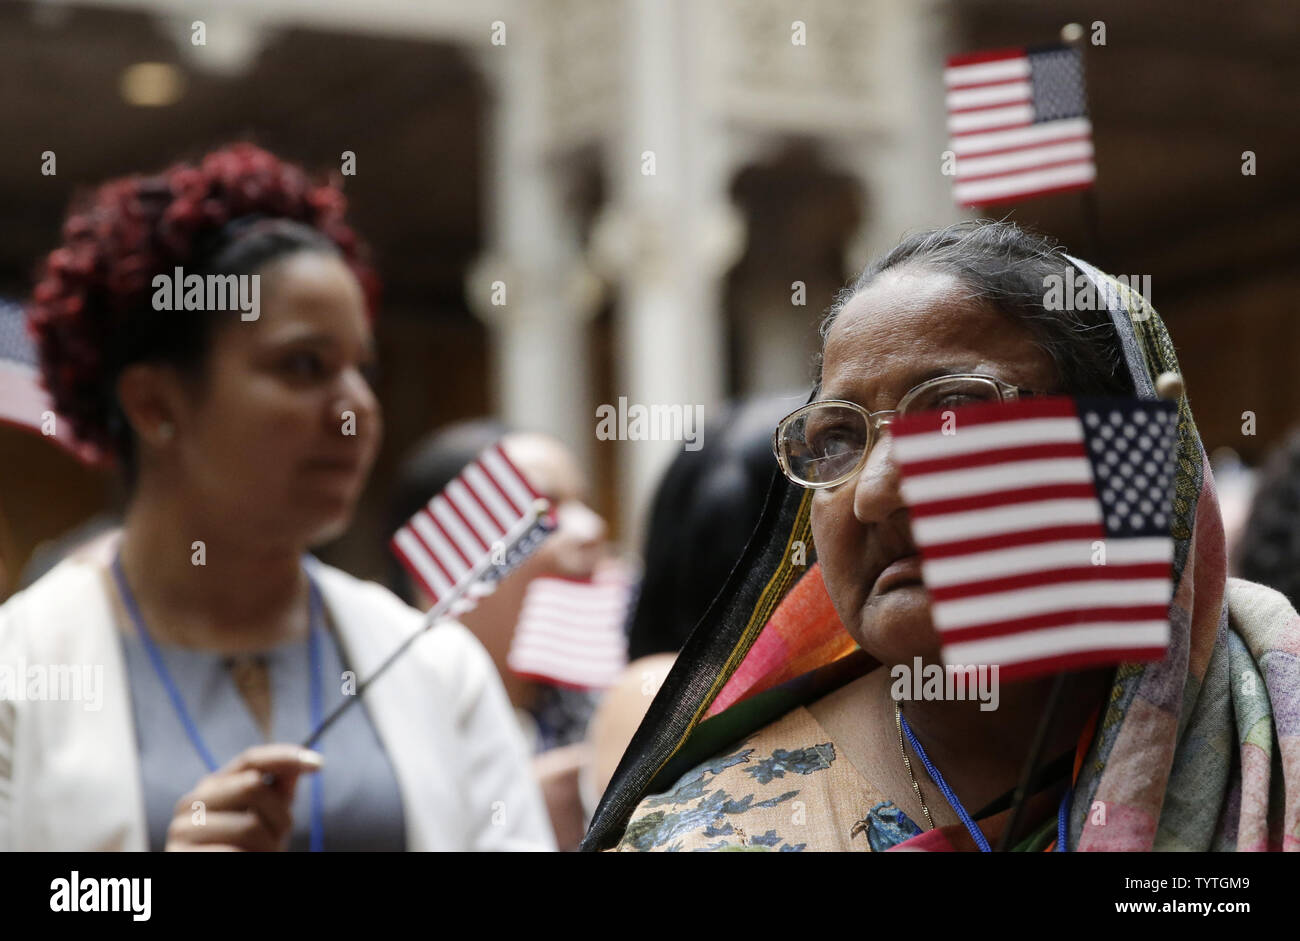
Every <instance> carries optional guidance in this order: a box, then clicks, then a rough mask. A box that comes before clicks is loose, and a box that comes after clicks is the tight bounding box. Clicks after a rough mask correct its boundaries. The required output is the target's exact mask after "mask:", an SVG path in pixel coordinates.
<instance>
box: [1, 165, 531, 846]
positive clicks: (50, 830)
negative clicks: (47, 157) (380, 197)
mask: <svg viewBox="0 0 1300 941" xmlns="http://www.w3.org/2000/svg"><path fill="white" fill-rule="evenodd" d="M344 209H345V203H344V199H343V195H342V193H341V192H340V191H339V190H338V189H337V188H335V186H333V185H328V184H317V183H314V182H313V181H311V180H310V179H309V178H308V177H307V176H306V174H304V173H303V171H302V170H300V169H299V168H297V167H295V166H293V165H290V164H287V163H284V162H282V161H280V160H279V159H277V158H276V157H275V156H273V155H272V154H270V153H267V152H265V151H263V150H261V149H259V148H257V147H255V146H253V145H250V144H237V145H233V146H230V147H227V148H224V149H221V150H218V151H216V152H213V153H210V154H208V155H206V156H205V157H203V158H202V160H201V161H199V162H197V163H195V164H192V165H191V164H178V165H175V166H173V167H171V168H170V169H168V170H166V171H164V172H162V173H160V174H157V175H153V176H132V177H127V178H123V179H117V180H113V181H111V182H109V183H106V184H104V185H103V186H102V187H100V188H99V189H98V190H97V191H95V192H94V193H93V194H90V196H89V198H88V199H86V200H85V201H83V202H80V203H78V204H76V205H74V207H73V209H72V211H71V214H70V215H69V217H68V219H67V221H66V223H65V225H64V230H63V244H62V245H60V246H59V247H57V248H56V249H55V250H54V251H52V252H51V253H50V255H49V257H48V259H47V260H46V262H45V265H44V267H43V270H42V272H41V275H40V279H39V281H38V283H37V284H36V287H35V290H34V293H33V297H32V302H31V305H30V310H29V317H30V323H31V327H32V330H33V331H34V334H35V336H36V339H37V342H38V346H39V350H40V364H41V370H42V374H43V378H44V382H45V385H46V387H47V389H48V390H49V392H50V394H51V395H52V397H53V400H54V403H55V406H56V408H57V409H58V411H59V412H60V413H61V415H63V416H65V417H66V419H67V421H68V422H69V423H70V425H71V432H72V434H73V435H75V437H76V439H77V440H79V441H80V442H83V443H86V444H89V445H92V446H94V447H95V448H96V449H97V450H98V451H99V453H100V454H101V455H102V456H103V457H104V458H105V459H106V460H109V461H111V462H112V463H114V464H115V465H116V467H117V468H118V469H119V470H120V472H121V474H122V478H123V482H124V485H125V487H126V489H127V493H128V497H127V505H126V512H125V518H124V525H123V527H122V530H121V532H120V534H119V535H118V536H117V538H116V539H115V540H114V541H113V543H112V545H111V547H110V549H111V551H109V552H108V553H107V557H106V558H87V557H84V556H81V557H78V556H76V555H74V556H72V557H69V558H67V559H65V560H64V561H62V562H60V563H59V564H58V565H57V566H55V567H54V568H53V569H52V570H51V571H50V572H49V573H48V574H46V575H45V576H43V577H42V578H40V579H39V580H38V581H37V582H36V583H35V584H33V585H32V586H31V587H29V588H27V589H25V590H23V591H22V592H19V593H18V594H17V595H15V596H13V597H12V598H10V599H9V600H8V602H7V603H6V604H4V606H3V607H0V664H6V665H9V664H15V663H20V664H25V665H26V669H27V671H28V672H29V673H32V672H33V671H37V672H39V671H41V670H46V669H49V668H53V667H55V666H56V665H57V666H62V667H63V668H67V667H71V668H72V669H73V670H78V671H83V670H84V678H85V684H84V686H83V688H82V689H81V691H80V692H81V695H79V696H76V697H67V696H62V697H58V696H54V695H44V696H40V695H27V696H12V695H11V696H6V697H4V699H3V701H0V849H40V850H112V849H137V850H142V849H154V850H160V849H164V848H165V849H173V850H179V849H213V848H225V849H242V850H282V849H330V850H350V849H368V850H378V849H388V850H399V849H408V850H414V849H449V850H450V849H490V848H502V849H505V848H537V849H548V848H552V847H553V846H554V843H553V837H552V834H551V830H550V827H549V825H548V822H547V820H546V816H545V808H544V806H543V804H542V801H541V797H540V794H539V793H538V790H537V788H536V785H535V783H534V782H533V780H532V778H531V775H529V773H528V766H527V763H526V755H525V751H524V746H523V742H522V740H521V737H520V736H519V733H518V729H517V728H516V726H515V723H514V722H513V721H512V719H511V716H510V710H509V705H508V700H507V698H506V696H505V693H504V691H503V690H502V688H501V684H500V681H499V680H498V678H497V676H496V672H495V671H494V670H493V669H492V662H491V659H490V658H489V657H488V655H487V654H486V653H485V652H484V650H483V647H482V645H481V644H479V642H478V641H477V640H475V639H474V637H473V635H472V634H470V633H469V632H468V631H467V630H466V629H465V628H464V627H463V626H461V625H459V624H457V623H455V622H451V621H449V622H446V623H443V624H440V625H439V626H438V627H437V628H436V629H435V630H432V631H430V632H429V633H428V634H427V635H426V636H425V637H422V638H421V640H420V641H419V642H418V643H416V644H415V645H414V646H413V647H412V648H411V649H410V650H409V651H408V652H407V653H406V654H405V655H404V657H403V658H402V659H401V660H399V661H398V662H397V663H396V665H395V666H394V667H393V669H392V670H390V671H389V672H388V673H387V674H386V675H385V676H384V677H383V679H382V680H381V681H379V682H378V683H376V684H375V686H374V687H373V688H372V689H370V690H369V691H368V693H367V695H366V696H365V698H364V700H363V701H362V702H360V703H358V704H357V705H356V707H355V708H353V709H351V710H349V711H348V712H347V713H345V714H344V715H343V717H342V718H341V719H340V720H339V721H338V722H337V723H336V724H335V725H333V726H332V727H331V728H330V730H329V731H328V732H327V733H326V734H325V735H324V736H323V737H322V738H321V739H320V740H319V744H318V749H317V751H314V752H313V751H306V750H304V749H302V748H300V747H299V746H298V745H297V744H296V743H298V742H301V741H304V740H306V739H307V737H308V735H309V733H310V732H311V731H313V729H314V728H315V725H316V723H317V722H318V721H319V719H320V718H321V716H323V715H324V714H327V713H328V712H329V711H330V710H331V709H332V708H333V707H334V706H336V705H337V704H339V703H341V702H343V701H345V700H346V697H347V696H348V695H350V692H351V690H354V689H355V686H356V681H357V679H358V678H364V677H366V676H367V675H368V674H369V673H370V671H371V670H373V668H374V667H375V666H376V665H377V664H378V663H379V662H380V661H382V660H383V659H384V658H385V657H386V656H387V655H388V654H389V653H390V652H391V651H392V650H393V649H394V648H396V647H397V646H398V645H399V644H400V643H401V642H402V640H404V639H405V638H406V637H407V636H408V635H409V634H410V633H411V632H413V631H415V630H417V629H418V628H419V627H420V625H421V615H420V613H419V612H417V611H414V610H413V609H411V608H409V607H408V606H406V605H405V604H403V603H402V602H401V601H400V600H398V599H397V598H395V597H394V596H393V595H392V594H390V593H389V592H388V591H387V590H385V589H384V588H382V587H380V586H378V585H374V584H371V583H367V582H362V581H359V580H357V579H355V578H353V577H351V576H349V575H347V574H345V573H344V572H342V571H339V570H337V569H334V568H332V567H330V566H327V565H324V564H322V563H320V562H319V561H318V560H316V559H314V558H313V557H311V556H310V555H308V554H307V551H308V549H310V548H311V547H313V546H316V545H319V544H321V543H323V542H325V541H328V540H330V539H332V538H334V537H337V536H338V535H339V534H340V533H341V532H342V531H343V530H344V529H345V528H346V527H347V525H348V523H349V521H350V519H351V516H352V513H353V509H354V507H355V504H356V501H357V498H358V496H359V495H360V493H361V490H362V488H363V486H364V484H365V481H366V479H367V475H368V473H369V471H370V469H371V465H372V463H373V461H374V457H375V453H376V449H377V447H378V444H379V441H380V435H381V416H380V412H379V406H378V403H377V401H376V399H375V396H374V394H373V392H372V391H371V389H370V386H369V383H368V381H367V378H366V374H367V372H368V371H369V369H370V367H371V366H372V365H373V358H374V354H373V338H372V333H371V320H372V317H373V312H374V309H375V304H376V293H377V291H376V280H375V278H374V275H373V273H372V272H371V270H370V269H369V267H368V266H367V264H366V263H365V262H364V261H363V253H362V250H361V247H360V245H359V244H358V240H357V238H356V236H355V235H354V233H353V232H352V230H351V229H350V228H349V227H348V225H347V224H346V222H345V218H344ZM182 271H183V272H185V273H186V279H185V282H186V285H187V287H188V284H189V277H190V276H193V275H198V276H200V279H201V280H200V282H199V283H200V285H201V286H202V285H203V284H204V282H206V283H207V285H209V287H208V290H209V291H210V290H211V287H210V286H211V284H212V283H213V282H212V281H210V280H207V279H209V278H212V277H217V276H221V277H226V276H235V277H236V279H238V278H241V277H244V276H247V277H248V278H249V280H246V281H243V282H240V283H241V284H242V285H257V284H258V283H259V282H260V288H256V287H254V288H253V289H252V296H254V297H257V296H258V294H259V293H260V301H259V302H258V303H257V306H256V307H254V308H253V309H249V308H245V307H242V305H241V308H240V309H239V310H233V309H230V305H229V304H218V305H217V306H218V307H221V308H222V309H211V304H212V302H211V300H210V298H211V297H212V296H213V295H212V294H210V293H209V294H206V296H207V297H208V298H209V300H208V301H207V302H206V303H205V302H204V301H203V299H202V296H203V295H202V294H201V296H200V299H199V301H198V304H197V305H194V304H189V303H187V304H185V305H184V306H185V307H186V309H181V310H174V309H170V308H171V307H172V306H174V305H172V304H171V303H169V302H167V298H166V294H165V293H163V291H164V290H165V288H166V284H167V282H168V280H169V279H171V278H173V277H176V278H179V277H181V275H182ZM160 277H161V279H162V280H161V282H160V281H159V278H160ZM253 278H256V279H258V280H251V279H253ZM228 283H234V282H228ZM160 285H162V287H161V288H160ZM241 290H242V288H241ZM196 306H197V307H198V308H202V309H195V307H196ZM249 313H252V314H253V316H251V317H249V316H248V314H249ZM61 433H67V432H61ZM349 684H350V685H349ZM73 688H74V689H75V687H73ZM502 806H504V808H505V810H506V813H505V815H504V820H505V825H499V824H500V823H501V819H500V817H501V815H500V814H499V812H498V811H499V809H500V808H501V807H502ZM494 818H496V819H494Z"/></svg>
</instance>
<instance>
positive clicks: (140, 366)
mask: <svg viewBox="0 0 1300 941" xmlns="http://www.w3.org/2000/svg"><path fill="white" fill-rule="evenodd" d="M183 395H184V391H183V390H182V388H181V384H180V382H179V381H178V379H177V376H176V373H175V370H173V369H171V368H170V367H168V366H163V365H159V364H156V363H132V364H131V365H130V366H127V367H126V368H125V369H123V370H122V374H121V375H120V376H119V377H118V379H117V400H118V402H119V403H120V404H121V406H122V414H123V415H125V416H126V421H127V424H129V425H130V426H131V431H132V432H133V433H134V434H135V437H136V440H137V441H140V442H142V443H146V444H149V445H152V446H153V447H154V448H165V447H167V446H168V445H169V444H170V443H171V442H172V440H174V439H175V437H176V429H177V420H178V418H179V416H180V415H181V413H182V411H183V401H182V398H183Z"/></svg>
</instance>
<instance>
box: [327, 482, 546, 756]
mask: <svg viewBox="0 0 1300 941" xmlns="http://www.w3.org/2000/svg"><path fill="white" fill-rule="evenodd" d="M550 508H551V505H550V503H549V502H548V501H546V500H544V499H538V500H534V501H533V505H532V507H531V508H530V509H529V511H528V513H527V515H525V516H524V517H523V518H522V519H520V520H519V521H518V522H517V523H515V525H514V526H513V527H511V529H510V531H509V532H508V533H506V538H505V540H504V541H503V544H504V551H505V552H506V553H509V552H510V550H511V549H513V548H514V547H515V546H517V545H519V543H520V542H522V541H523V539H524V537H526V536H527V535H528V534H529V533H530V532H532V529H533V527H534V526H535V525H536V524H537V521H538V520H539V519H541V518H542V516H544V515H545V514H546V513H547V511H548V510H550ZM495 554H496V553H489V554H488V555H485V556H484V557H483V558H482V559H480V560H479V562H478V564H477V565H475V566H474V567H473V568H472V569H470V570H469V571H468V572H467V573H465V575H463V576H462V577H461V580H460V581H459V582H457V583H456V584H455V585H454V586H452V589H451V591H450V592H449V593H448V594H446V595H444V596H443V597H442V598H440V599H439V600H438V603H437V604H435V605H434V606H433V607H432V608H430V609H429V610H428V612H427V613H426V614H425V615H424V623H423V624H422V625H420V628H419V630H417V631H415V632H414V633H413V634H411V636H410V637H408V638H406V640H404V641H402V643H401V644H400V645H399V646H398V648H397V649H396V650H394V651H393V652H392V653H391V654H389V655H388V657H387V658H386V659H385V660H384V662H383V663H381V664H380V665H379V666H378V667H376V668H375V672H373V673H371V674H370V676H368V677H366V679H365V680H363V681H362V682H361V684H360V685H359V686H358V687H357V691H356V693H355V694H353V695H352V696H349V697H348V698H347V699H345V700H343V702H341V703H339V704H338V705H337V706H335V707H334V710H333V711H332V712H330V714H329V715H327V716H326V717H325V718H324V719H323V720H322V721H321V724H320V725H319V726H317V727H316V730H315V731H314V732H312V733H311V735H309V736H308V737H307V740H306V741H305V742H303V743H302V747H303V748H313V747H314V746H315V745H316V743H317V742H318V741H320V737H321V736H322V735H324V734H325V731H326V729H328V728H329V727H330V726H331V725H333V724H334V723H335V722H337V721H338V719H339V717H340V716H341V715H343V713H345V712H347V710H348V707H349V706H351V705H352V704H353V703H355V702H357V701H359V700H360V699H361V696H362V694H363V693H365V691H366V690H367V689H369V688H370V684H371V683H373V682H374V681H375V680H377V679H379V678H380V677H381V676H383V674H384V672H385V671H386V670H387V669H388V668H389V667H390V666H392V665H393V664H394V663H396V662H397V658H398V657H400V656H401V655H402V654H403V653H405V652H406V650H407V649H408V648H409V647H410V646H411V644H413V643H415V641H416V639H417V638H419V637H421V636H422V635H423V634H424V632H425V631H427V630H428V629H429V628H431V627H433V625H434V624H436V623H438V621H439V620H441V619H442V617H443V616H444V615H445V614H446V613H447V612H448V611H449V610H451V606H452V605H453V604H454V603H455V602H456V601H457V600H459V599H460V598H461V597H463V596H464V594H465V592H467V591H469V589H470V586H471V585H474V584H475V583H476V582H478V580H479V579H480V578H482V576H483V573H484V572H486V571H487V570H488V569H489V568H491V567H492V565H493V561H492V560H493V557H494V556H495Z"/></svg>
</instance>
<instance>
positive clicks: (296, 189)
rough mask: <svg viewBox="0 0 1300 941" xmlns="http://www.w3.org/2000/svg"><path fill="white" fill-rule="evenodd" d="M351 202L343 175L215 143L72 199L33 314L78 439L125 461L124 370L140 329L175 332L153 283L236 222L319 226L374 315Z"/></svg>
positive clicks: (49, 377)
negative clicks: (326, 178)
mask: <svg viewBox="0 0 1300 941" xmlns="http://www.w3.org/2000/svg"><path fill="white" fill-rule="evenodd" d="M346 205H347V204H346V200H345V199H344V197H343V193H342V192H341V191H340V189H339V188H338V186H337V184H336V183H334V182H322V183H315V182H313V181H312V180H311V179H310V178H309V177H308V176H307V174H306V173H305V172H304V171H303V170H302V169H301V168H300V167H298V166H295V165H294V164H291V163H287V162H285V161H282V160H280V159H279V158H278V157H276V156H275V155H274V154H271V153H269V152H267V151H265V150H263V149H261V148H259V147H257V146H255V145H253V144H249V143H238V144H233V145H230V146H228V147H224V148H221V149H219V150H216V151H213V152H212V153H209V154H207V155H206V156H204V157H203V158H202V160H201V161H199V162H198V163H197V165H195V164H187V163H177V164H175V165H173V166H171V167H169V168H168V169H167V170H165V171H163V172H162V173H160V174H157V175H155V176H139V175H135V176H130V177H125V178H121V179H116V180H111V181H109V182H107V183H104V184H103V185H102V186H100V187H99V188H98V189H97V190H95V191H94V192H93V194H91V195H90V197H89V198H88V199H84V200H78V201H77V202H74V204H73V206H72V208H71V209H70V211H69V214H68V217H67V219H66V221H65V222H64V225H63V244H62V245H60V246H59V247H58V248H56V249H54V251H52V252H50V254H49V255H48V257H47V258H46V259H45V262H44V264H43V266H42V269H41V273H40V276H39V278H38V279H37V281H36V285H35V287H34V289H33V292H32V299H31V303H30V305H29V307H28V314H27V316H28V329H29V330H30V331H31V332H32V335H33V337H34V339H35V341H36V344H37V348H38V350H39V352H40V362H41V373H42V377H43V380H44V384H45V387H46V389H47V390H48V391H49V393H50V395H51V396H52V397H53V399H54V406H55V408H56V409H57V410H58V412H59V413H60V414H61V415H63V416H64V417H65V418H66V419H67V420H68V422H69V423H70V424H71V425H72V430H73V433H74V434H75V435H76V437H77V438H78V439H79V440H80V441H81V442H83V443H84V444H86V445H89V446H90V447H92V448H93V449H94V451H95V452H96V454H97V455H98V456H99V457H100V458H101V459H103V460H109V461H111V460H114V459H116V460H123V459H125V458H129V455H130V453H131V439H130V435H129V432H128V431H127V429H126V427H125V423H124V422H123V421H122V420H121V417H120V413H119V411H118V406H117V401H116V394H115V391H114V390H115V385H116V381H117V377H118V375H119V374H120V373H121V371H122V369H123V368H124V367H125V366H127V365H129V364H130V363H131V362H134V361H137V360H139V359H142V358H143V353H142V350H141V343H142V342H143V343H144V345H145V346H147V343H148V341H147V340H145V341H141V340H140V338H141V337H144V336H147V335H149V334H151V333H166V332H167V329H166V326H165V325H159V324H158V323H157V318H158V317H160V316H165V317H172V318H175V316H176V314H174V313H173V312H170V311H168V312H156V311H153V310H152V308H151V305H150V303H149V300H150V290H151V288H150V284H151V282H152V279H153V277H154V276H155V275H157V274H159V273H170V272H171V271H172V269H173V268H174V267H176V266H183V265H184V264H186V263H189V262H192V261H196V260H197V258H196V249H201V248H202V246H203V245H204V244H205V242H211V240H212V239H213V237H214V235H215V234H216V233H218V232H220V231H221V230H222V227H223V226H225V225H226V223H228V222H231V221H232V220H235V219H240V218H241V217H249V216H254V215H256V216H265V217H271V218H276V219H287V220H291V221H293V222H297V223H301V224H303V225H305V226H308V227H310V228H311V229H314V230H316V231H317V232H318V233H320V234H321V235H323V236H324V237H325V238H326V239H328V240H329V242H332V243H333V245H334V246H335V247H337V248H338V250H339V252H340V254H341V256H342V258H343V260H344V261H345V263H346V264H347V265H348V266H349V268H351V270H352V271H353V273H354V274H355V275H356V276H357V278H358V280H359V281H360V283H361V286H362V289H363V291H364V293H365V296H366V304H367V313H368V314H369V315H370V316H371V318H372V319H373V317H374V313H375V310H376V308H377V306H378V297H379V284H378V279H377V278H376V276H375V274H374V272H373V270H372V269H371V268H370V266H369V265H368V263H367V262H366V261H365V260H364V258H365V250H364V247H363V246H362V244H361V242H360V240H359V239H358V238H357V236H356V234H355V233H354V232H353V231H352V229H351V228H349V227H348V225H347V224H346V223H345V221H344V211H345V208H346ZM151 320H152V321H154V323H152V324H151V323H150V321H151ZM123 337H127V338H134V339H133V340H132V339H128V340H123V339H122V338H123ZM196 342H199V343H202V342H204V341H203V340H201V339H200V340H199V341H196ZM133 344H134V348H133ZM169 352H170V351H169ZM190 352H193V351H190ZM154 353H155V355H156V354H157V351H154ZM163 355H164V356H166V355H167V354H166V353H164V354H163Z"/></svg>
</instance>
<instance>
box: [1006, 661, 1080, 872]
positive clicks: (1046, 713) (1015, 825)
mask: <svg viewBox="0 0 1300 941" xmlns="http://www.w3.org/2000/svg"><path fill="white" fill-rule="evenodd" d="M1067 675H1068V674H1065V673H1058V674H1056V679H1054V680H1053V681H1052V691H1051V692H1050V693H1048V694H1047V705H1046V706H1044V707H1043V715H1042V717H1041V718H1040V719H1039V720H1038V730H1037V731H1036V732H1034V741H1033V744H1032V745H1030V747H1029V756H1028V757H1027V758H1026V759H1025V764H1024V767H1023V768H1021V771H1020V783H1019V784H1017V785H1016V793H1015V796H1014V797H1013V798H1012V801H1011V818H1010V819H1009V820H1008V821H1007V825H1006V828H1005V829H1003V831H1002V838H1001V839H1000V840H998V852H999V853H1005V852H1006V851H1007V850H1009V849H1010V848H1011V847H1013V846H1015V845H1016V844H1015V838H1016V831H1017V830H1018V829H1019V828H1020V818H1021V817H1023V816H1024V812H1025V802H1026V801H1027V800H1029V797H1030V795H1031V794H1033V793H1034V791H1033V787H1034V782H1035V780H1036V779H1037V778H1038V773H1039V768H1038V762H1039V759H1040V758H1042V756H1043V748H1044V747H1045V746H1046V745H1047V738H1048V736H1049V735H1051V733H1052V727H1053V726H1054V725H1056V713H1057V711H1058V708H1059V706H1060V704H1061V694H1062V692H1064V690H1065V679H1066V676H1067Z"/></svg>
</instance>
